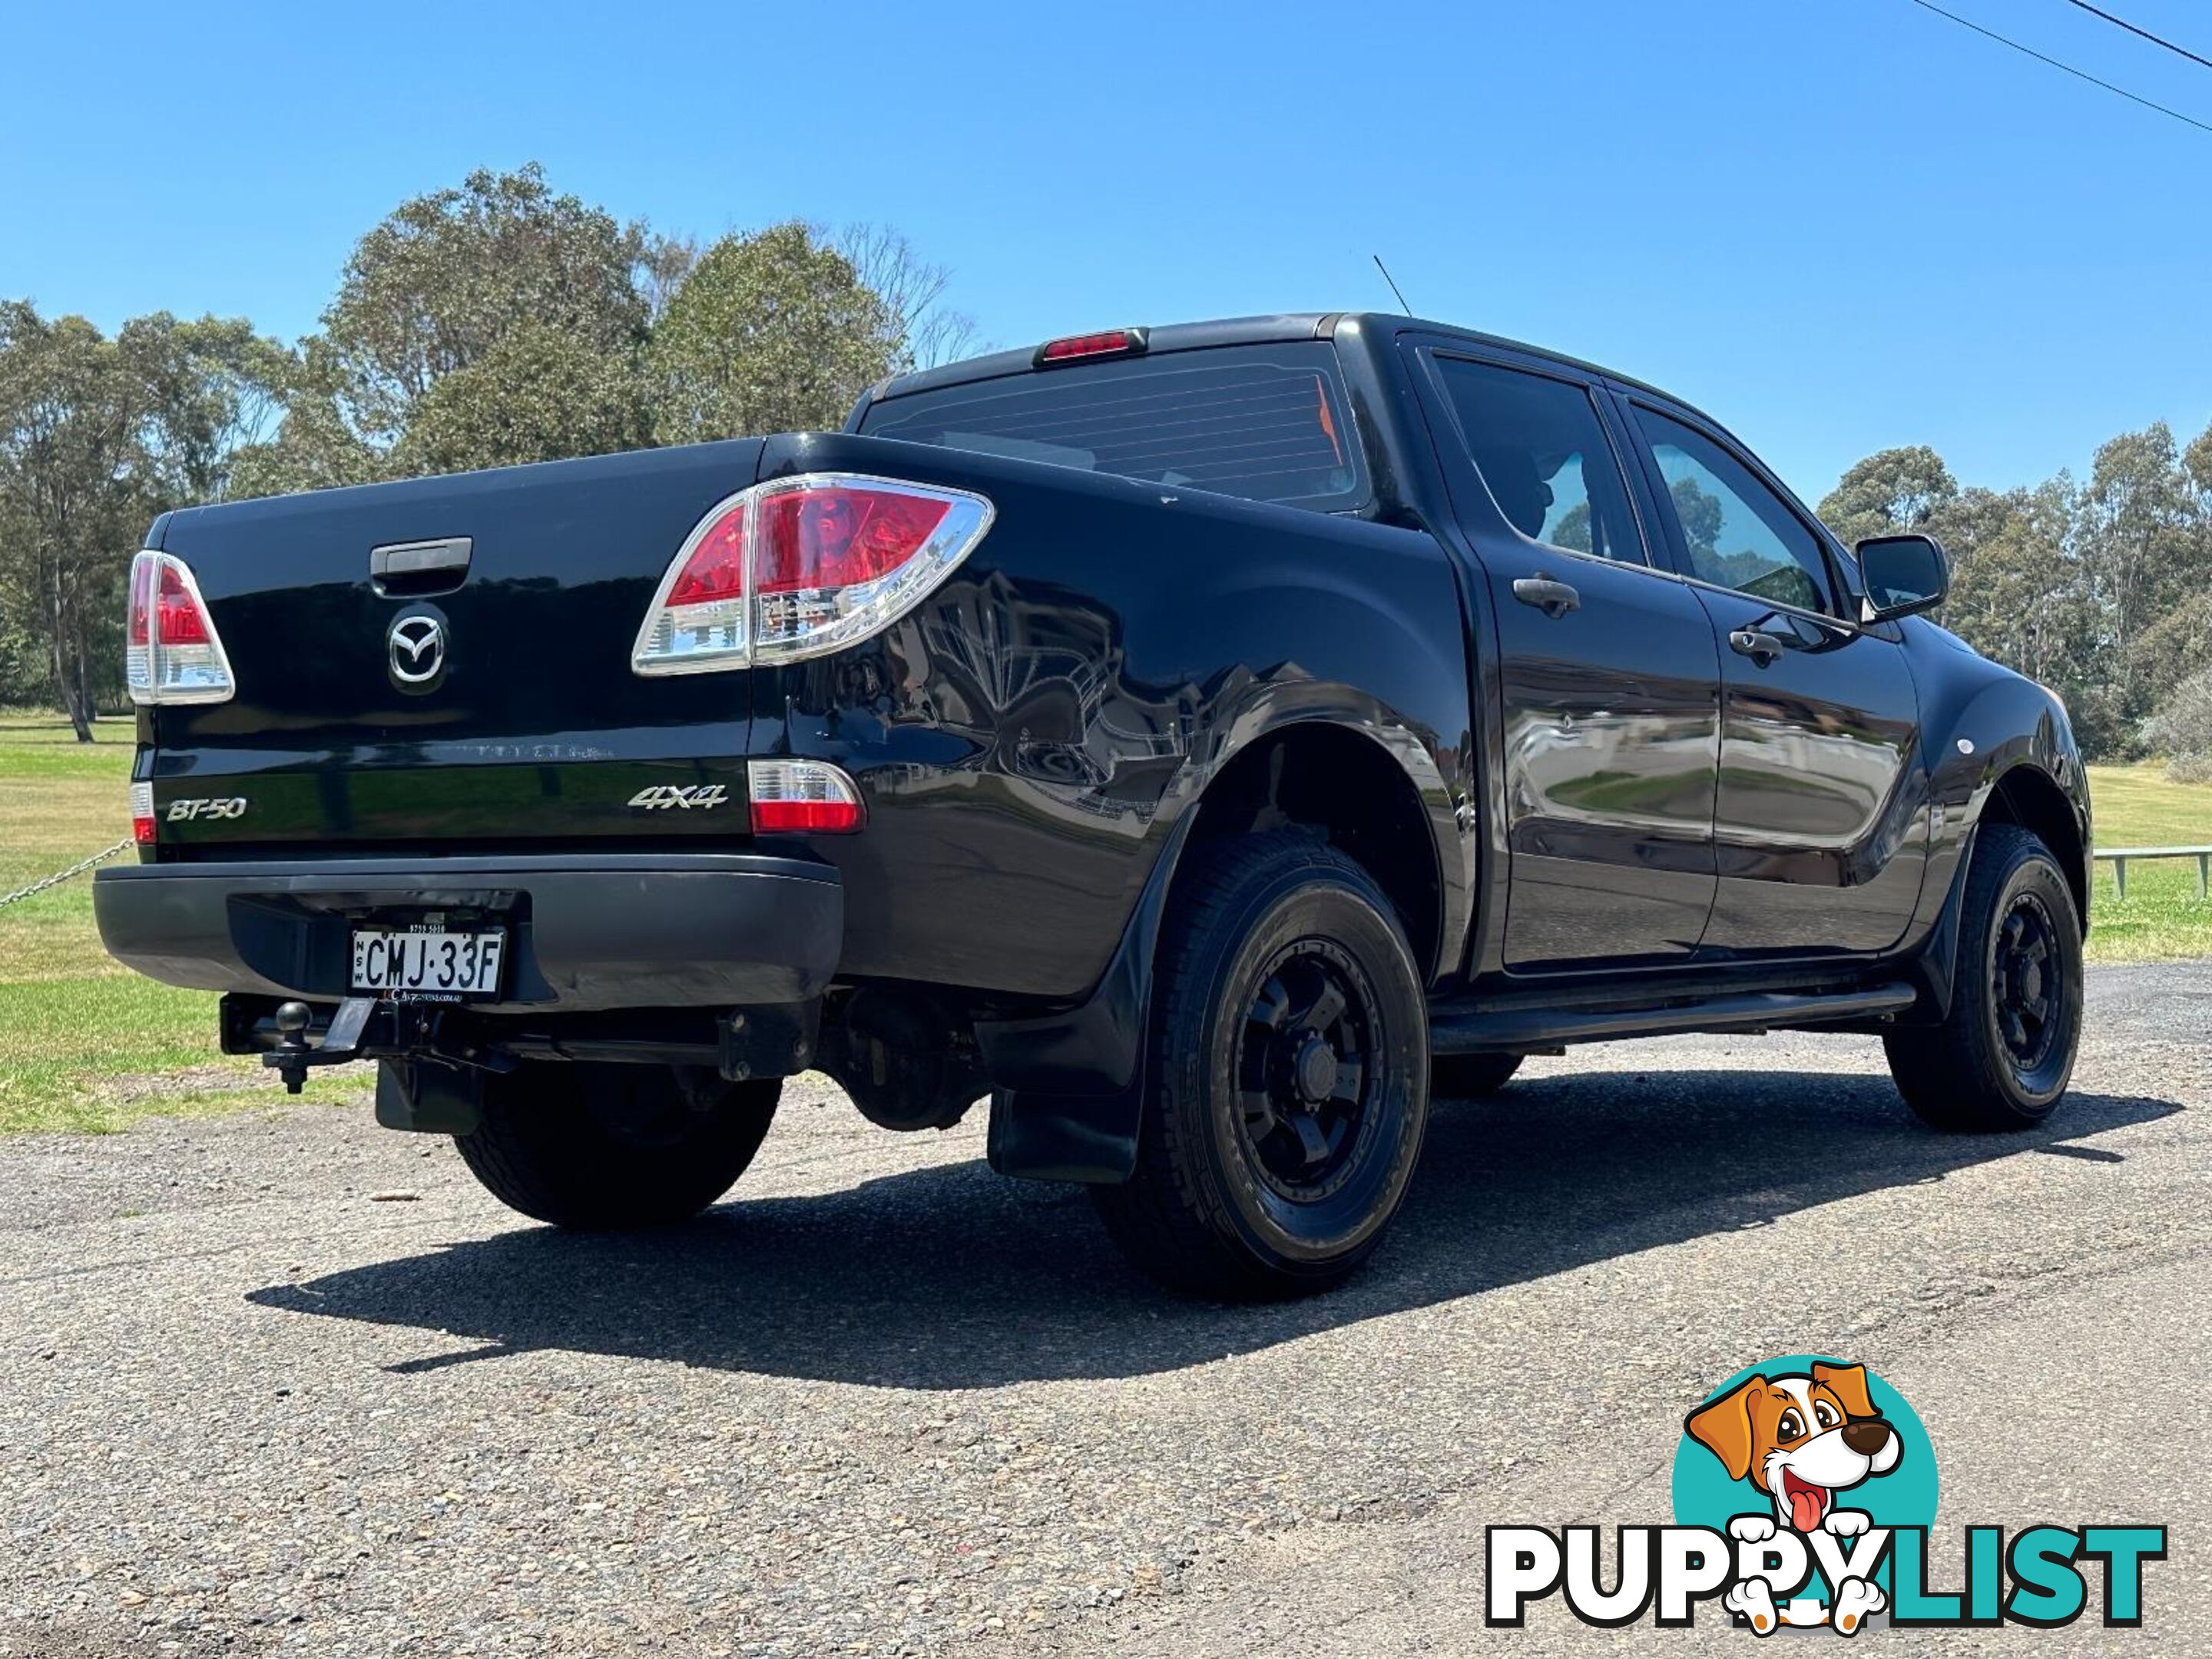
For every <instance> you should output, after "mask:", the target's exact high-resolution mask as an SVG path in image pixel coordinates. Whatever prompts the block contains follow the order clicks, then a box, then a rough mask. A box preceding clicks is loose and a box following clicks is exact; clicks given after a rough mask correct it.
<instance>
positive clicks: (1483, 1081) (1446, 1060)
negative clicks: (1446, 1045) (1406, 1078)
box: [1429, 1054, 1528, 1100]
mask: <svg viewBox="0 0 2212 1659" xmlns="http://www.w3.org/2000/svg"><path fill="white" fill-rule="evenodd" d="M1527 1058H1528V1056H1527V1055H1525V1054H1437V1055H1436V1056H1435V1057H1433V1058H1432V1059H1431V1060H1430V1061H1429V1098H1430V1099H1431V1100H1486V1099H1487V1098H1488V1097H1491V1096H1492V1095H1494V1094H1496V1093H1497V1092H1498V1091H1499V1090H1500V1089H1503V1088H1504V1086H1505V1085H1506V1084H1507V1083H1509V1082H1510V1081H1511V1080H1512V1077H1513V1074H1514V1073H1516V1072H1517V1071H1519V1070H1520V1069H1521V1062H1522V1060H1525V1059H1527Z"/></svg>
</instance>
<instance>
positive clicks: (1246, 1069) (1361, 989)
mask: <svg viewBox="0 0 2212 1659" xmlns="http://www.w3.org/2000/svg"><path fill="white" fill-rule="evenodd" d="M1377 1035H1378V1022H1377V1019H1376V1010H1375V996H1374V990H1373V987H1371V986H1370V984H1369V983H1368V981H1367V976H1366V975H1364V973H1362V972H1361V971H1360V969H1359V967H1358V964H1357V963H1355V962H1354V961H1353V960H1352V957H1350V956H1349V955H1348V954H1346V952H1345V951H1342V950H1341V949H1340V948H1339V947H1337V946H1336V945H1333V944H1331V943H1329V942H1328V941H1327V940H1325V939H1299V940H1297V941H1296V942H1294V943H1292V944H1291V945H1285V947H1284V948H1283V949H1281V950H1279V951H1277V952H1275V953H1274V955H1273V956H1272V957H1269V958H1268V959H1267V962H1266V963H1264V964H1263V965H1262V966H1261V969H1260V970H1259V971H1258V973H1257V974H1255V975H1254V980H1253V988H1252V991H1251V994H1250V996H1249V1000H1248V1002H1247V1006H1246V1007H1245V1011H1244V1017H1243V1028H1242V1030H1241V1032H1240V1034H1239V1036H1238V1043H1237V1091H1238V1093H1237V1106H1238V1114H1237V1118H1238V1125H1239V1131H1240V1133H1241V1136H1242V1139H1243V1150H1244V1152H1245V1156H1246V1160H1247V1163H1248V1164H1249V1167H1250V1169H1251V1170H1252V1172H1253V1174H1254V1175H1255V1176H1256V1177H1257V1178H1258V1179H1259V1181H1260V1182H1261V1183H1262V1184H1263V1185H1264V1186H1266V1187H1267V1188H1268V1190H1270V1191H1271V1192H1273V1193H1274V1194H1276V1195H1277V1196H1279V1197H1280V1198H1283V1199H1285V1200H1289V1201H1291V1202H1292V1203H1296V1204H1310V1203H1313V1202H1314V1201H1316V1200H1320V1199H1323V1198H1327V1197H1328V1196H1329V1195H1330V1194H1332V1193H1334V1192H1335V1191H1336V1190H1337V1188H1340V1187H1341V1186H1342V1185H1343V1184H1344V1182H1345V1181H1346V1178H1347V1177H1348V1176H1350V1175H1351V1173H1352V1170H1354V1169H1355V1168H1356V1167H1357V1165H1358V1161H1359V1156H1360V1152H1361V1149H1362V1143H1363V1142H1364V1139H1366V1138H1367V1135H1368V1134H1369V1133H1370V1130H1371V1128H1372V1127H1373V1122H1374V1118H1375V1114H1374V1112H1373V1111H1372V1109H1371V1107H1372V1103H1373V1101H1374V1097H1375V1092H1376V1087H1377V1084H1378V1081H1379V1079H1378V1077H1377V1064H1376V1038H1377Z"/></svg>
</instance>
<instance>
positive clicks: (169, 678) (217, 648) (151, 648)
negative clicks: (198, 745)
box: [124, 549, 238, 840]
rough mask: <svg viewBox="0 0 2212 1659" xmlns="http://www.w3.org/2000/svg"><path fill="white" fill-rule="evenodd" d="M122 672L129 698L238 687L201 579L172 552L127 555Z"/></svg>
mask: <svg viewBox="0 0 2212 1659" xmlns="http://www.w3.org/2000/svg"><path fill="white" fill-rule="evenodd" d="M124 678H125V681H126V682H127V683H128V684H129V685H130V688H131V701H132V702H143V703H164V702H224V701H226V700H227V699H228V698H229V697H230V696H231V695H232V694H233V693H234V692H235V691H236V690H238V684H237V682H236V681H235V680H234V679H233V678H231V672H230V659H229V658H228V656H227V655H225V654H224V653H223V648H222V640H221V639H220V638H219V637H218V636H217V635H216V631H215V623H214V620H213V619H212V618H211V617H209V615H208V609H207V602H206V601H205V600H204V599H201V598H200V589H199V584H198V583H197V582H196V581H194V580H192V573H191V568H190V567H188V566H187V565H186V564H185V562H184V561H183V560H182V559H179V558H178V557H176V556H174V555H173V554H168V553H156V552H154V551H153V550H150V549H149V550H146V551H143V552H142V553H140V554H139V555H138V556H137V558H135V559H133V560H131V606H130V617H129V624H128V632H127V633H126V634H125V646H124ZM147 839H149V840H150V839H151V836H148V837H147Z"/></svg>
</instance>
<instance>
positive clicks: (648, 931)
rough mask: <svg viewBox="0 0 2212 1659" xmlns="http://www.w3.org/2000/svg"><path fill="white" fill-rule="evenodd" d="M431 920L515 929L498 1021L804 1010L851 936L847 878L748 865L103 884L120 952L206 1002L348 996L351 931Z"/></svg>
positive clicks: (792, 862) (624, 865)
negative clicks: (543, 1012) (455, 918)
mask: <svg viewBox="0 0 2212 1659" xmlns="http://www.w3.org/2000/svg"><path fill="white" fill-rule="evenodd" d="M427 910H441V911H461V912H464V913H480V914H483V915H486V916H488V917H491V918H495V919H496V920H498V921H499V922H500V924H501V925H502V926H504V927H507V929H508V930H509V944H508V953H509V964H510V965H509V967H508V969H507V988H506V990H505V991H504V993H503V997H504V999H505V1000H502V1001H501V1002H498V1003H490V1004H479V1005H477V1006H479V1007H482V1008H483V1009H485V1011H486V1012H497V1011H499V1010H501V1009H513V1010H516V1011H520V1010H523V1009H544V1008H548V1007H557V1008H562V1009H576V1010H583V1009H594V1008H706V1007H728V1006H738V1005H745V1004H759V1003H791V1002H800V1001H804V1000H806V999H808V998H811V997H814V996H817V995H819V994H821V992H822V989H823V987H824V986H825V985H826V984H827V983H828V982H829V976H830V975H831V974H832V973H833V972H835V970H836V965H837V957H838V953H839V951H840V949H841V947H842V943H843V938H844V927H845V904H844V890H843V889H842V886H841V885H840V884H839V882H838V878H837V872H836V871H835V870H834V869H831V868H830V867H829V866H825V865H820V864H814V863H810V862H808V861H806V860H799V859H787V858H771V857H767V856H763V855H759V854H741V853H700V854H577V855H566V854H541V855H535V856H517V857H505V858H500V857H492V858H410V859H329V860H314V861H307V860H269V861H266V862H254V863H239V864H141V865H135V866H122V867H120V868H117V869H111V870H103V871H101V872H100V873H99V874H98V876H97V877H95V878H94V884H93V911H94V915H95V916H96V917H97V919H98V921H99V923H100V939H101V941H102V942H103V943H104V944H105V945H106V946H107V950H108V953H109V954H110V955H111V956H112V957H115V958H116V960H118V962H121V963H125V964H127V965H128V966H130V967H131V968H135V969H137V970H138V971H139V972H140V973H142V974H145V975H149V977H151V978H154V979H157V980H161V981H164V982H165V983H167V984H170V985H182V986H187V987H192V988H194V989H197V990H206V991H243V992H250V993H258V994H264V995H290V996H296V997H302V998H311V999H320V1000H331V999H335V998H338V997H343V996H344V995H346V994H348V992H349V986H348V975H349V963H350V960H351V955H350V929H351V925H352V923H353V921H356V920H368V919H372V918H378V917H384V918H391V917H401V916H412V915H420V914H421V913H422V912H424V911H427Z"/></svg>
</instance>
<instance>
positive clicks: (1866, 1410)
mask: <svg viewBox="0 0 2212 1659" xmlns="http://www.w3.org/2000/svg"><path fill="white" fill-rule="evenodd" d="M1683 1426H1684V1428H1685V1429H1686V1431H1687V1432H1688V1434H1689V1436H1690V1437H1691V1438H1692V1440H1694V1441H1696V1442H1697V1443H1699V1445H1701V1446H1703V1447H1705V1449H1707V1450H1708V1451H1710V1452H1711V1453H1712V1455H1714V1456H1716V1457H1717V1458H1719V1459H1720V1460H1721V1462H1722V1463H1723V1465H1724V1466H1725V1467H1726V1468H1727V1469H1728V1472H1729V1480H1744V1479H1745V1478H1747V1477H1748V1478H1749V1479H1750V1481H1751V1484H1752V1485H1753V1486H1756V1487H1758V1488H1759V1491H1761V1492H1765V1493H1766V1494H1767V1495H1768V1496H1769V1497H1770V1498H1772V1499H1773V1500H1774V1515H1775V1519H1776V1520H1777V1521H1778V1522H1780V1523H1781V1524H1782V1525H1784V1526H1785V1527H1792V1528H1796V1530H1797V1531H1799V1532H1811V1531H1812V1530H1813V1529H1814V1528H1816V1527H1818V1526H1820V1523H1821V1522H1823V1521H1825V1520H1826V1519H1827V1517H1828V1515H1829V1513H1830V1512H1831V1511H1832V1510H1833V1509H1834V1508H1835V1504H1836V1494H1837V1493H1838V1492H1842V1491H1844V1490H1845V1489H1846V1488H1849V1487H1851V1486H1857V1485H1858V1484H1859V1483H1860V1482H1861V1481H1863V1480H1866V1479H1868V1478H1869V1476H1871V1475H1876V1474H1888V1473H1889V1472H1890V1471H1891V1470H1892V1469H1893V1468H1896V1467H1897V1460H1898V1458H1899V1456H1900V1455H1902V1454H1903V1452H1904V1449H1905V1448H1904V1443H1903V1442H1902V1441H1900V1440H1899V1438H1898V1434H1897V1431H1896V1430H1895V1429H1893V1428H1892V1427H1891V1426H1890V1425H1889V1424H1888V1423H1887V1421H1886V1420H1884V1419H1883V1418H1882V1416H1881V1413H1879V1412H1877V1411H1876V1410H1875V1407H1874V1401H1872V1400H1871V1399H1869V1397H1868V1395H1867V1381H1866V1368H1865V1367H1864V1366H1863V1365H1830V1364H1823V1363H1820V1362H1817V1361H1816V1362H1815V1363H1814V1366H1813V1370H1812V1372H1811V1374H1810V1375H1791V1376H1753V1377H1748V1378H1747V1379H1746V1380H1745V1381H1743V1382H1741V1383H1738V1384H1736V1386H1735V1388H1733V1389H1729V1391H1728V1392H1727V1393H1726V1394H1724V1395H1722V1396H1721V1397H1720V1398H1719V1399H1717V1400H1715V1401H1711V1402H1710V1403H1708V1404H1706V1405H1703V1406H1700V1407H1698V1409H1697V1410H1695V1411H1693V1412H1692V1413H1690V1415H1689V1419H1688V1421H1687V1422H1686V1423H1685V1424H1684V1425H1683Z"/></svg>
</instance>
